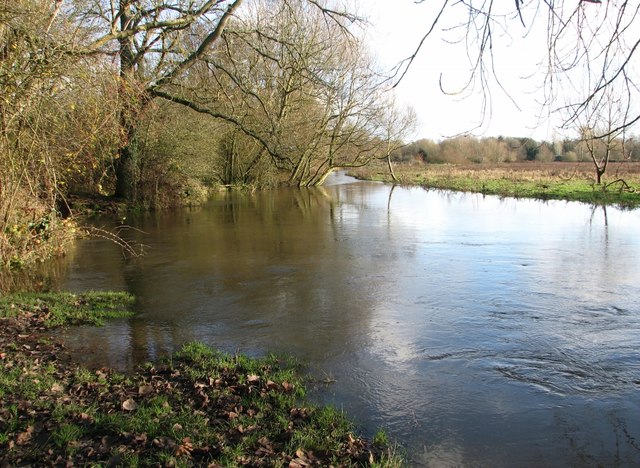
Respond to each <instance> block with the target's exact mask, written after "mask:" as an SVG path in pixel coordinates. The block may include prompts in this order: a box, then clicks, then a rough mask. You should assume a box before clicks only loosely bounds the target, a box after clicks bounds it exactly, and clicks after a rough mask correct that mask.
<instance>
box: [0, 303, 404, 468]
mask: <svg viewBox="0 0 640 468" xmlns="http://www.w3.org/2000/svg"><path fill="white" fill-rule="evenodd" d="M132 303H133V299H132V298H131V296H129V295H127V294H104V293H89V294H82V295H77V296H76V295H71V294H61V293H56V294H53V295H44V294H29V295H13V296H9V297H6V298H3V299H2V300H0V316H2V317H16V320H14V319H13V318H9V319H5V320H8V322H6V323H9V322H16V321H17V322H18V324H17V325H14V326H16V327H18V326H22V327H23V328H21V329H19V330H20V331H17V332H13V333H15V334H14V335H12V334H10V333H9V334H4V335H2V334H0V342H2V343H4V344H5V345H4V346H3V349H2V350H0V351H2V356H1V358H2V361H1V363H2V366H0V403H1V404H0V465H4V464H6V465H9V466H12V465H16V464H19V465H24V464H27V465H28V464H32V465H49V464H51V465H56V464H59V463H63V464H64V463H67V464H74V465H83V466H104V465H105V464H112V465H121V466H151V465H161V466H165V465H167V464H169V465H172V466H201V465H203V466H207V465H208V464H210V463H217V464H218V465H220V466H229V467H233V466H246V465H264V466H289V464H290V463H291V462H293V463H294V464H295V463H298V464H299V465H304V464H305V463H307V464H313V465H314V466H320V465H322V466H327V465H329V464H333V465H336V466H338V465H341V466H376V467H398V466H402V463H403V461H402V460H403V459H402V457H400V456H398V455H397V454H396V453H395V452H394V451H393V450H392V449H390V448H389V445H390V444H389V441H388V439H387V438H386V436H384V435H380V434H383V433H379V434H378V435H376V437H375V439H374V441H373V442H369V441H366V440H365V439H362V438H360V437H358V436H357V435H355V429H354V425H353V423H352V422H351V421H350V420H349V419H348V417H347V416H346V415H345V414H344V413H342V412H341V411H338V410H336V409H334V408H332V407H320V406H315V405H312V404H309V403H308V401H307V400H306V399H305V396H306V389H305V376H304V375H303V374H302V368H301V365H300V364H299V363H297V362H296V361H295V360H294V359H292V358H290V357H286V358H283V357H279V356H275V355H267V356H265V357H263V358H259V359H255V358H249V357H246V356H243V355H230V354H226V353H222V352H219V351H216V350H214V349H212V348H210V347H208V346H205V345H204V344H202V343H189V344H187V345H185V346H184V347H183V348H182V349H181V350H180V351H178V352H177V353H175V354H174V355H173V356H171V357H170V358H167V359H166V360H164V361H160V362H158V363H155V364H151V363H150V364H147V365H145V366H143V367H141V368H140V369H138V370H137V371H136V372H135V373H133V374H131V375H123V374H120V373H117V372H114V371H113V370H109V369H100V370H89V369H84V368H80V367H77V366H75V365H73V364H72V363H67V364H64V363H62V362H60V361H59V359H58V358H57V356H56V355H55V353H57V352H58V350H59V348H58V347H56V346H57V345H56V344H55V342H54V341H53V340H51V339H50V338H46V339H43V338H42V337H40V336H39V335H36V334H34V335H33V336H31V337H30V336H29V333H28V331H29V327H30V326H31V324H32V323H33V320H32V319H33V317H37V318H38V321H37V322H36V323H37V324H38V326H40V325H41V324H44V323H46V326H47V327H51V326H57V325H59V324H68V323H92V324H97V323H100V322H101V321H102V320H103V319H105V318H107V317H114V316H115V317H119V316H122V315H127V314H129V312H128V310H129V307H130V306H131V304H132ZM20 317H23V318H24V317H27V318H28V320H23V321H22V322H20V321H19V320H17V319H18V318H20ZM17 330H18V329H17ZM14 341H15V342H14ZM7 343H8V344H7ZM47 350H50V351H51V353H49V352H48V351H47Z"/></svg>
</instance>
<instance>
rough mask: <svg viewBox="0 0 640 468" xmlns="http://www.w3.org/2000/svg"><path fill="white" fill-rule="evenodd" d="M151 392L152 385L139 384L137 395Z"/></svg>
mask: <svg viewBox="0 0 640 468" xmlns="http://www.w3.org/2000/svg"><path fill="white" fill-rule="evenodd" d="M149 393H153V387H152V386H151V385H140V387H139V388H138V395H148V394H149Z"/></svg>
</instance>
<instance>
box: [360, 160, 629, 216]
mask: <svg viewBox="0 0 640 468" xmlns="http://www.w3.org/2000/svg"><path fill="white" fill-rule="evenodd" d="M394 171H395V174H396V176H397V178H398V179H399V181H400V183H401V184H407V185H420V186H422V187H425V188H434V189H445V190H456V191H464V192H478V193H483V194H488V195H499V196H504V197H526V198H537V199H542V200H550V199H554V200H573V201H580V202H585V203H592V204H599V205H617V206H620V207H624V208H637V207H639V206H640V162H624V163H610V165H609V168H608V169H607V173H606V174H605V176H604V178H603V183H602V184H601V185H597V184H595V179H594V166H593V164H592V163H564V162H550V163H540V162H519V163H503V164H492V165H487V164H469V165H454V164H424V163H415V162H414V163H410V164H397V165H395V166H394ZM351 173H352V175H354V176H356V177H358V178H361V179H367V180H381V181H386V182H392V178H391V175H390V174H389V171H388V170H387V168H386V166H382V165H381V166H377V167H376V166H370V167H365V168H360V169H358V170H354V171H352V172H351Z"/></svg>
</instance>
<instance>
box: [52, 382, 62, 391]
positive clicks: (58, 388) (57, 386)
mask: <svg viewBox="0 0 640 468" xmlns="http://www.w3.org/2000/svg"><path fill="white" fill-rule="evenodd" d="M51 391H52V392H53V393H62V392H63V391H64V387H63V386H62V385H60V384H59V383H54V384H53V385H52V386H51Z"/></svg>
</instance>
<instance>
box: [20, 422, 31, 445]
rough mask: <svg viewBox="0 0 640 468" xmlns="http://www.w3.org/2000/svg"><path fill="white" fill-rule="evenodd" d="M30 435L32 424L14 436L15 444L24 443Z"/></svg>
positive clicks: (28, 439)
mask: <svg viewBox="0 0 640 468" xmlns="http://www.w3.org/2000/svg"><path fill="white" fill-rule="evenodd" d="M32 435H33V426H29V427H28V428H27V430H26V431H24V432H21V433H20V434H18V437H16V444H18V445H25V444H26V443H27V442H29V441H30V440H31V436H32Z"/></svg>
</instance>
